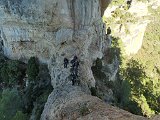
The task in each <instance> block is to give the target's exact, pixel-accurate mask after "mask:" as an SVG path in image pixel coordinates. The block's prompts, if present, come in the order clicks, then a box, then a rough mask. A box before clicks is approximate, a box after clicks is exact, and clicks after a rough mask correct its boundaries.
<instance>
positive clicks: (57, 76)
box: [0, 0, 108, 87]
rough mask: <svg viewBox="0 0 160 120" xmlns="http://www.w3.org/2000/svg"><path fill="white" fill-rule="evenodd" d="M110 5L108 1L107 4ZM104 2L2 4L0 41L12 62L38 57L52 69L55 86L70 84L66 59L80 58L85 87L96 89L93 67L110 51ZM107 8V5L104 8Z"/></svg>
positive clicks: (65, 0)
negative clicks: (95, 61)
mask: <svg viewBox="0 0 160 120" xmlns="http://www.w3.org/2000/svg"><path fill="white" fill-rule="evenodd" d="M106 2H107V0H106ZM102 3H105V1H104V0H102V1H101V0H46V1H43V0H35V1H32V0H14V1H12V0H1V1H0V15H1V18H0V21H1V23H0V26H1V27H0V36H1V37H0V39H1V41H2V43H3V51H4V54H5V55H6V56H8V57H9V58H12V59H19V60H22V61H27V60H28V59H29V58H30V57H31V56H36V57H38V58H39V60H40V61H41V62H43V63H47V64H48V65H49V68H50V71H51V76H52V85H53V86H54V87H56V86H58V85H62V84H66V83H67V82H66V78H67V77H68V75H69V69H63V59H64V57H66V58H68V59H69V60H71V59H72V58H73V56H74V55H77V56H78V58H79V60H80V64H81V67H80V74H81V75H83V76H82V78H81V79H82V80H83V81H84V83H87V84H89V85H90V86H94V84H95V80H94V77H93V75H92V71H91V66H92V63H93V61H94V60H95V59H97V58H102V57H103V53H104V51H105V50H106V48H107V47H108V42H107V40H106V37H105V30H104V29H103V28H105V26H104V24H103V23H102V20H101V11H102V10H101V7H100V4H102ZM103 7H104V4H103Z"/></svg>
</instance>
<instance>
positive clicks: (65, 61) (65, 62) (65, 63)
mask: <svg viewBox="0 0 160 120" xmlns="http://www.w3.org/2000/svg"><path fill="white" fill-rule="evenodd" d="M68 63H69V61H68V59H67V58H64V68H67V65H68Z"/></svg>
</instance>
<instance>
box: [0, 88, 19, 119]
mask: <svg viewBox="0 0 160 120" xmlns="http://www.w3.org/2000/svg"><path fill="white" fill-rule="evenodd" d="M21 108H22V101H21V98H20V96H19V95H18V91H17V90H16V89H11V90H10V89H5V90H3V93H2V98H1V99H0V120H11V118H12V117H13V116H14V115H15V114H16V112H17V111H18V110H21Z"/></svg>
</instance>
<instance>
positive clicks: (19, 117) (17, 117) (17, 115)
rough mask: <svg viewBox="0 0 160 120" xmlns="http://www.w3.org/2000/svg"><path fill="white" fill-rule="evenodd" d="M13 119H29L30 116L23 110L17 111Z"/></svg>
mask: <svg viewBox="0 0 160 120" xmlns="http://www.w3.org/2000/svg"><path fill="white" fill-rule="evenodd" d="M12 120H28V116H27V114H24V113H23V112H22V111H17V113H16V115H15V116H14V117H13V118H12Z"/></svg>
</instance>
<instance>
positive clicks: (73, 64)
mask: <svg viewBox="0 0 160 120" xmlns="http://www.w3.org/2000/svg"><path fill="white" fill-rule="evenodd" d="M77 59H78V58H77V56H74V58H73V60H71V64H72V66H71V67H75V62H76V61H77Z"/></svg>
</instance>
